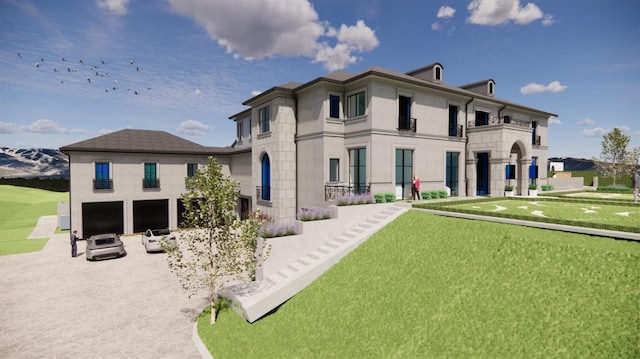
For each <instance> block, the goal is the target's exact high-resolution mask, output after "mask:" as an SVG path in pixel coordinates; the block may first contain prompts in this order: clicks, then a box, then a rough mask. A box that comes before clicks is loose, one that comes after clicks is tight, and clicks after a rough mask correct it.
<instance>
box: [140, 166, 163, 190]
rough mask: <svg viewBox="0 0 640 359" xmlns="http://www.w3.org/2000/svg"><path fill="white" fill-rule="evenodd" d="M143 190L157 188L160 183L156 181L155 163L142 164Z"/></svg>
mask: <svg viewBox="0 0 640 359" xmlns="http://www.w3.org/2000/svg"><path fill="white" fill-rule="evenodd" d="M143 186H144V188H158V187H160V181H159V180H158V172H157V165H156V164H155V163H145V164H144V180H143Z"/></svg>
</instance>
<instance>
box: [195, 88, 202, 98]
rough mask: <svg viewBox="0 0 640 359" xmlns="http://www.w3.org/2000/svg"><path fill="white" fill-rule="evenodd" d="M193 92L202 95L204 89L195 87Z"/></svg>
mask: <svg viewBox="0 0 640 359" xmlns="http://www.w3.org/2000/svg"><path fill="white" fill-rule="evenodd" d="M193 94H194V95H196V96H200V95H202V91H200V89H195V90H194V91H193Z"/></svg>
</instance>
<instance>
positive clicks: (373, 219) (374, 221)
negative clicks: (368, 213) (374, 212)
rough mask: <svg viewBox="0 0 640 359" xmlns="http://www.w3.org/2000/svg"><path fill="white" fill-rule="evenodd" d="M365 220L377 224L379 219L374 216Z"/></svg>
mask: <svg viewBox="0 0 640 359" xmlns="http://www.w3.org/2000/svg"><path fill="white" fill-rule="evenodd" d="M367 222H368V223H371V224H379V223H380V220H378V219H375V218H369V219H367Z"/></svg>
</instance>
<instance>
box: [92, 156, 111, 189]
mask: <svg viewBox="0 0 640 359" xmlns="http://www.w3.org/2000/svg"><path fill="white" fill-rule="evenodd" d="M112 188H113V182H111V176H110V173H109V162H96V174H95V177H94V179H93V189H112Z"/></svg>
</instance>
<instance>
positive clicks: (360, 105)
mask: <svg viewBox="0 0 640 359" xmlns="http://www.w3.org/2000/svg"><path fill="white" fill-rule="evenodd" d="M347 105H348V110H347V111H348V112H347V117H356V116H362V115H364V109H365V104H364V91H363V92H359V93H357V94H354V95H351V96H349V97H347Z"/></svg>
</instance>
